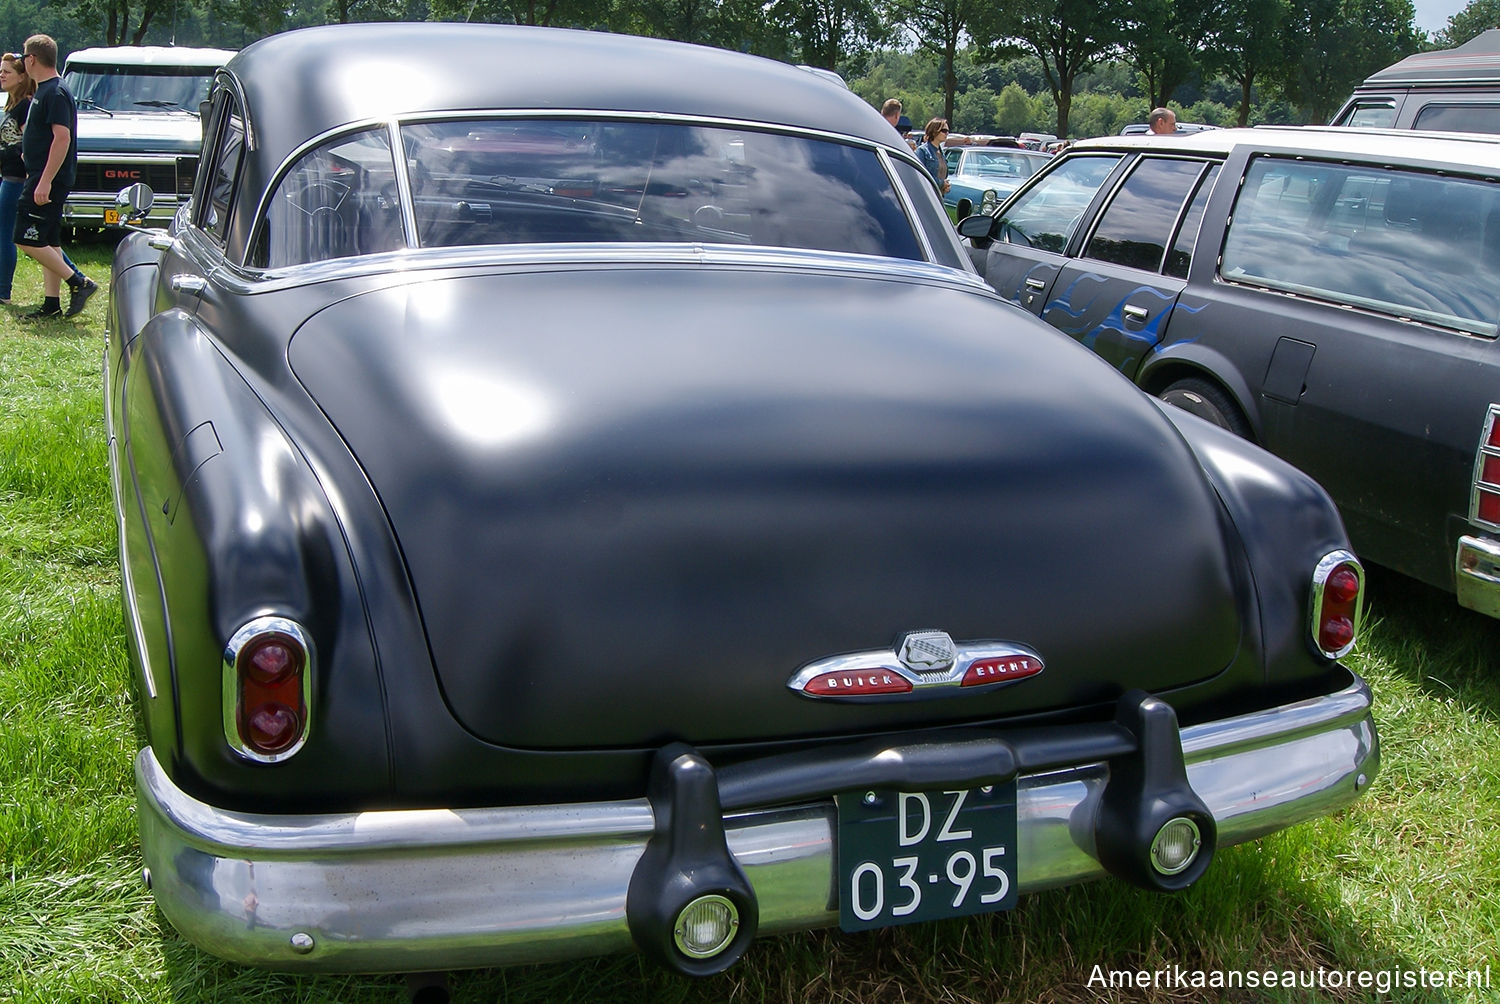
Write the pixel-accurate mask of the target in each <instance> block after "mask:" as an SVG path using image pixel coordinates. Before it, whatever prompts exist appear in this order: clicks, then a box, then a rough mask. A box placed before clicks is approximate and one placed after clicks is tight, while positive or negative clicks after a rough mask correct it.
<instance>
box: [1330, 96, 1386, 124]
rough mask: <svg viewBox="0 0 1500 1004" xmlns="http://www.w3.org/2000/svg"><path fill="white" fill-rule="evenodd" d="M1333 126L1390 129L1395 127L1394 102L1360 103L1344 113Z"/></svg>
mask: <svg viewBox="0 0 1500 1004" xmlns="http://www.w3.org/2000/svg"><path fill="white" fill-rule="evenodd" d="M1334 125H1341V126H1355V127H1363V128H1367V129H1390V128H1393V127H1394V126H1395V125H1396V102H1394V101H1390V100H1381V101H1361V102H1359V103H1358V104H1356V105H1355V106H1354V107H1353V108H1351V109H1350V110H1349V111H1348V112H1346V113H1344V117H1343V118H1342V119H1340V120H1339V121H1337V122H1335V123H1334Z"/></svg>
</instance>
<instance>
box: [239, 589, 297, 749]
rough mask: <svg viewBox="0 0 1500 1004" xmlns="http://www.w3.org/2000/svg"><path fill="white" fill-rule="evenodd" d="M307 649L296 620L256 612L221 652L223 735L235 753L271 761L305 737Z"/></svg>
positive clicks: (295, 747) (294, 747)
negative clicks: (252, 618) (222, 661)
mask: <svg viewBox="0 0 1500 1004" xmlns="http://www.w3.org/2000/svg"><path fill="white" fill-rule="evenodd" d="M311 663H312V653H311V650H310V647H309V644H308V641H307V634H306V632H304V631H303V630H302V628H301V626H300V625H298V624H296V623H295V622H293V621H290V620H287V619H285V618H280V617H260V618H256V619H255V620H253V621H251V622H250V623H248V624H246V625H245V626H244V627H242V628H240V630H238V631H236V632H235V634H234V637H233V638H231V639H230V641H229V645H228V646H227V647H226V649H225V652H224V684H225V692H224V700H225V716H224V725H225V730H224V731H225V738H226V739H227V740H228V741H229V744H230V746H231V747H232V748H233V749H234V750H235V751H236V752H238V753H239V754H240V755H242V756H244V757H246V758H248V759H251V760H258V761H262V762H268V763H275V762H277V761H279V760H283V759H285V758H286V757H289V756H291V755H292V754H293V753H295V752H297V750H299V749H301V747H302V744H303V743H304V742H305V741H306V739H307V726H308V693H309V683H310V673H311Z"/></svg>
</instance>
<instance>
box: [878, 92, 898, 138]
mask: <svg viewBox="0 0 1500 1004" xmlns="http://www.w3.org/2000/svg"><path fill="white" fill-rule="evenodd" d="M880 114H881V115H884V116H885V120H886V121H887V122H889V123H890V124H891V128H892V129H894V130H896V131H897V132H900V131H901V99H900V98H886V99H885V104H883V105H881V106H880Z"/></svg>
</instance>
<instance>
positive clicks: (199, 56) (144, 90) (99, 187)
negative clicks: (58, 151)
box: [63, 45, 234, 228]
mask: <svg viewBox="0 0 1500 1004" xmlns="http://www.w3.org/2000/svg"><path fill="white" fill-rule="evenodd" d="M233 55H234V52H233V51H232V50H229V49H193V48H176V47H162V46H128V45H127V46H113V47H109V48H99V49H80V50H78V51H77V52H74V53H73V54H72V55H70V56H69V57H68V59H67V62H66V63H65V64H64V66H63V81H64V83H66V84H67V86H68V90H70V91H72V92H73V97H74V98H75V99H76V100H77V102H78V179H77V181H76V182H75V183H74V186H73V193H72V194H71V195H70V196H69V197H68V203H67V206H66V208H65V210H64V213H65V216H64V220H65V222H66V223H67V224H68V225H69V226H72V227H78V228H89V227H102V226H109V225H113V224H115V223H117V222H119V215H118V210H116V208H115V196H116V195H117V194H118V193H119V191H120V189H122V188H124V187H125V186H127V185H130V184H134V183H135V182H145V183H146V184H148V185H150V186H151V188H152V189H153V190H154V191H155V192H156V203H155V206H154V207H153V209H152V213H151V216H152V218H153V219H156V220H163V221H164V220H169V219H171V218H172V214H173V213H175V212H176V211H177V206H178V204H179V202H181V201H186V199H187V197H188V195H189V194H191V193H192V190H193V177H194V175H196V174H197V171H198V150H199V148H200V147H202V145H203V128H202V124H201V122H200V121H199V117H198V116H199V110H198V105H199V102H201V101H203V100H204V99H205V98H207V97H208V88H209V84H210V83H212V82H213V76H214V72H215V71H216V70H218V68H219V67H221V66H223V65H224V64H225V63H226V62H228V61H229V57H231V56H233Z"/></svg>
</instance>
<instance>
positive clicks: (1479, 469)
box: [1469, 404, 1500, 530]
mask: <svg viewBox="0 0 1500 1004" xmlns="http://www.w3.org/2000/svg"><path fill="white" fill-rule="evenodd" d="M1497 424H1500V404H1492V405H1490V407H1489V411H1488V412H1486V413H1485V419H1484V425H1483V427H1482V428H1481V429H1480V434H1479V448H1478V449H1476V450H1475V451H1474V476H1473V477H1472V478H1470V479H1469V522H1470V523H1472V524H1474V525H1475V526H1482V527H1484V528H1485V529H1486V530H1500V523H1491V522H1490V521H1489V520H1484V519H1480V518H1479V491H1480V489H1481V488H1485V489H1488V490H1489V491H1491V492H1500V484H1496V483H1495V482H1492V481H1484V480H1482V479H1481V476H1482V475H1483V473H1484V458H1485V457H1500V447H1495V446H1489V445H1487V444H1488V443H1489V439H1490V436H1491V434H1493V433H1494V431H1495V426H1496V425H1497Z"/></svg>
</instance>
